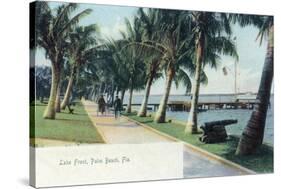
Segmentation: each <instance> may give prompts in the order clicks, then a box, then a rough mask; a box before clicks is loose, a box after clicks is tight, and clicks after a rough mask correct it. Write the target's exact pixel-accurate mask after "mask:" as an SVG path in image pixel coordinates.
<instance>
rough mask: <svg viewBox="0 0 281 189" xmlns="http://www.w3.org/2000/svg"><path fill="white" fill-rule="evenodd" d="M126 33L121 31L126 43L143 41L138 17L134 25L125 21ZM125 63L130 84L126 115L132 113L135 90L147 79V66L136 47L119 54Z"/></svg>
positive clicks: (124, 67) (124, 66) (125, 49)
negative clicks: (145, 70)
mask: <svg viewBox="0 0 281 189" xmlns="http://www.w3.org/2000/svg"><path fill="white" fill-rule="evenodd" d="M125 24H126V32H123V31H121V35H122V37H123V40H124V41H125V42H126V43H139V42H141V41H142V35H143V30H142V25H141V22H140V19H139V18H138V17H134V19H133V24H131V23H130V21H129V20H128V19H125ZM119 53H120V55H121V57H122V59H123V61H121V62H122V63H123V69H124V70H127V74H128V84H129V87H128V88H129V101H128V104H127V108H126V113H131V111H132V99H133V91H134V89H139V88H142V86H143V84H144V80H143V78H144V77H145V72H144V69H145V64H144V61H143V57H142V56H141V53H139V52H138V48H137V47H136V46H131V47H130V48H122V49H121V51H120V52H119Z"/></svg>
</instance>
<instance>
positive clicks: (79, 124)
mask: <svg viewBox="0 0 281 189" xmlns="http://www.w3.org/2000/svg"><path fill="white" fill-rule="evenodd" d="M45 108H46V105H45V104H41V103H36V106H34V105H33V106H32V105H31V107H30V116H31V123H30V138H35V137H36V138H44V139H55V140H63V141H69V142H77V143H103V142H104V141H103V140H102V137H101V136H100V134H99V133H98V131H97V129H96V128H95V127H94V126H93V124H92V122H91V120H90V118H89V117H88V115H87V113H86V111H85V109H84V107H83V105H82V104H81V103H78V104H77V105H76V106H74V114H69V113H68V110H65V111H62V112H61V113H57V114H56V119H55V120H50V119H43V117H42V116H43V113H44V110H45ZM34 110H35V111H34ZM33 118H34V119H33Z"/></svg>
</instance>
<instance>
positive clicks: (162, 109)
mask: <svg viewBox="0 0 281 189" xmlns="http://www.w3.org/2000/svg"><path fill="white" fill-rule="evenodd" d="M174 75H175V70H174V68H172V67H170V68H169V69H168V71H167V74H166V87H165V93H164V95H163V97H162V99H161V102H160V105H159V109H158V111H157V113H156V115H155V118H154V121H155V122H156V123H165V119H166V107H167V103H168V99H169V95H170V91H171V86H172V81H173V78H174Z"/></svg>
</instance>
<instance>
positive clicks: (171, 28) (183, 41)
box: [154, 10, 193, 123]
mask: <svg viewBox="0 0 281 189" xmlns="http://www.w3.org/2000/svg"><path fill="white" fill-rule="evenodd" d="M185 14H186V12H185V11H174V10H159V12H158V17H159V18H160V21H161V23H162V25H161V27H160V28H159V36H161V38H162V39H161V42H160V43H159V44H158V45H157V44H156V45H157V47H158V46H159V47H160V50H161V51H162V52H163V60H164V63H163V64H164V68H165V76H166V84H165V92H164V95H163V96H162V99H161V101H160V105H159V109H158V110H157V113H156V115H155V117H154V121H155V122H157V123H164V122H165V119H166V108H167V103H168V98H169V95H170V91H171V86H172V82H173V80H175V76H177V75H180V77H181V78H180V79H179V81H184V84H185V85H186V86H187V87H191V82H190V75H188V74H187V72H186V71H188V72H189V73H192V71H193V70H192V61H191V58H190V56H189V54H188V53H186V52H185V51H186V50H187V49H186V48H187V45H188V42H189V32H190V30H189V29H190V28H189V27H188V25H189V20H187V19H185ZM186 69H187V70H186ZM177 72H179V73H177Z"/></svg>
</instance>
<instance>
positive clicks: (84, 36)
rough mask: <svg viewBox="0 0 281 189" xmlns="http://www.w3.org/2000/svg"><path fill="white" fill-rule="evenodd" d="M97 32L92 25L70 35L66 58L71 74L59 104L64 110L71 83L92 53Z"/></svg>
mask: <svg viewBox="0 0 281 189" xmlns="http://www.w3.org/2000/svg"><path fill="white" fill-rule="evenodd" d="M96 32H97V25H96V24H92V25H89V26H80V27H76V28H75V30H74V32H73V33H71V34H70V44H69V47H68V53H67V54H68V57H69V61H70V64H71V72H70V76H69V81H68V85H67V88H66V92H65V95H64V99H63V101H62V104H61V108H62V109H63V110H64V109H65V107H66V106H67V104H68V103H69V99H70V96H71V91H72V87H73V83H74V81H75V76H76V75H77V70H78V69H79V68H80V67H81V66H82V65H83V64H85V63H86V62H87V57H88V56H89V55H88V54H89V53H93V50H94V47H92V46H93V45H95V44H96V39H95V36H94V34H95V33H96Z"/></svg>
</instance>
